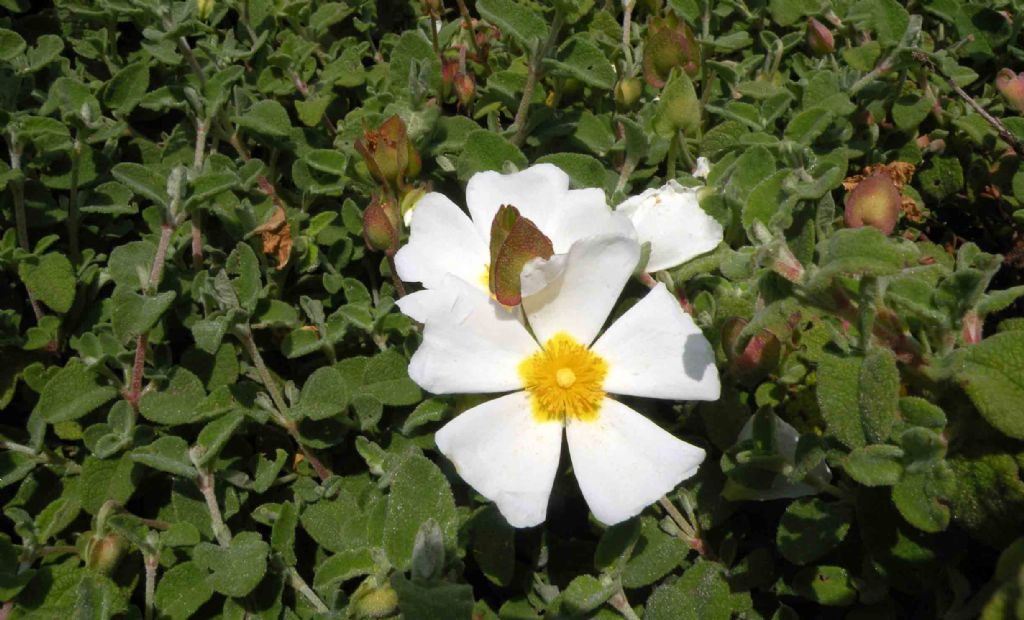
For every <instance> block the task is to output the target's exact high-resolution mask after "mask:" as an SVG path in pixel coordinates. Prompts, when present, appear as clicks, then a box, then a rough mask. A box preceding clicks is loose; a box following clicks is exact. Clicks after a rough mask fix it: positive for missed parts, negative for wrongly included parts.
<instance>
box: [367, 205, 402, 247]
mask: <svg viewBox="0 0 1024 620" xmlns="http://www.w3.org/2000/svg"><path fill="white" fill-rule="evenodd" d="M396 211H397V207H396V206H395V204H394V202H393V201H391V200H390V199H388V198H387V197H385V198H384V202H381V201H380V199H379V198H378V197H377V195H376V194H374V195H373V197H372V199H371V201H370V206H368V207H366V210H365V211H363V239H364V240H365V241H366V245H367V247H369V248H371V249H373V250H376V251H378V252H385V253H387V254H388V255H392V254H394V253H395V252H397V251H398V217H397V214H396V213H395V212H396Z"/></svg>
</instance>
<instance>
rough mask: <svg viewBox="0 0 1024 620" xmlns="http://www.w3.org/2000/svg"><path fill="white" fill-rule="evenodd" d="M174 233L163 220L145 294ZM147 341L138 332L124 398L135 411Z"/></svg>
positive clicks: (153, 286)
mask: <svg viewBox="0 0 1024 620" xmlns="http://www.w3.org/2000/svg"><path fill="white" fill-rule="evenodd" d="M173 234H174V225H173V224H171V223H170V222H164V224H163V226H161V227H160V241H159V242H158V243H157V246H156V256H155V257H154V258H153V267H152V269H150V271H149V280H148V281H147V282H146V289H145V291H144V292H145V294H147V295H151V294H153V293H154V292H155V291H156V288H157V286H158V285H159V284H160V277H161V276H162V275H163V272H164V263H165V262H167V249H168V247H169V246H170V243H171V235H173ZM148 341H149V336H148V334H139V337H138V338H136V339H135V361H134V363H133V364H132V376H131V380H130V381H129V382H128V384H129V388H128V393H127V394H125V396H124V397H125V400H127V401H128V404H129V405H131V406H132V410H133V411H134V412H135V413H138V411H139V399H140V398H141V397H142V373H143V370H144V369H145V366H146V344H147V343H148Z"/></svg>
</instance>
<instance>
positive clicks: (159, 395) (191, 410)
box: [139, 367, 206, 426]
mask: <svg viewBox="0 0 1024 620" xmlns="http://www.w3.org/2000/svg"><path fill="white" fill-rule="evenodd" d="M205 397H206V391H205V390H203V382H202V381H200V380H199V378H198V377H196V376H195V375H194V374H192V373H191V372H189V371H188V370H185V369H184V368H181V367H177V368H175V369H174V370H173V371H171V374H170V382H169V383H168V385H167V386H166V387H165V388H164V389H162V390H160V391H153V392H149V393H147V394H146V395H145V396H143V397H142V399H141V400H140V401H139V413H141V414H142V417H144V418H146V419H147V420H149V421H151V422H156V423H157V424H167V425H170V426H173V425H176V424H189V423H191V422H195V421H196V420H197V419H198V418H199V415H200V413H199V410H198V406H199V404H200V403H201V402H202V401H203V399H204V398H205Z"/></svg>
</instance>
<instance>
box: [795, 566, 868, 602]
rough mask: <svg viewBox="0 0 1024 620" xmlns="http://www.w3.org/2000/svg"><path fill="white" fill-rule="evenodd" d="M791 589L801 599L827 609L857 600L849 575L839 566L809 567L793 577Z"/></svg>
mask: <svg viewBox="0 0 1024 620" xmlns="http://www.w3.org/2000/svg"><path fill="white" fill-rule="evenodd" d="M793 589H794V590H796V592H797V594H799V595H800V596H802V597H803V598H806V599H808V600H811V601H814V602H815V603H818V604H820V605H825V606H829V607H843V606H846V605H850V604H852V603H853V602H854V601H855V600H857V591H856V590H854V588H853V582H852V581H851V579H850V575H849V573H847V572H846V569H845V568H842V567H840V566H813V567H811V566H809V567H807V568H805V569H803V570H801V571H800V572H798V573H797V574H796V576H794V577H793Z"/></svg>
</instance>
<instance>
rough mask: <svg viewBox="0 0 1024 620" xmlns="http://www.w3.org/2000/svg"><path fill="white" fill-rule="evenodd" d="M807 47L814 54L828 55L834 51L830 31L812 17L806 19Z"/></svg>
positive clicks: (833, 40)
mask: <svg viewBox="0 0 1024 620" xmlns="http://www.w3.org/2000/svg"><path fill="white" fill-rule="evenodd" d="M807 47H808V49H810V50H811V53H812V54H814V55H815V56H828V55H829V54H831V53H832V52H834V51H836V40H835V37H833V36H832V31H831V30H829V29H828V28H827V27H826V26H825V24H823V23H821V22H819V21H818V20H816V19H814V18H813V17H810V18H808V19H807Z"/></svg>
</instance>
